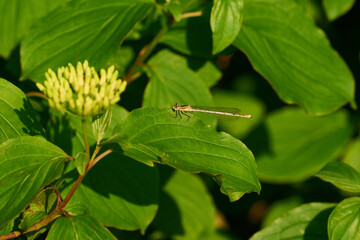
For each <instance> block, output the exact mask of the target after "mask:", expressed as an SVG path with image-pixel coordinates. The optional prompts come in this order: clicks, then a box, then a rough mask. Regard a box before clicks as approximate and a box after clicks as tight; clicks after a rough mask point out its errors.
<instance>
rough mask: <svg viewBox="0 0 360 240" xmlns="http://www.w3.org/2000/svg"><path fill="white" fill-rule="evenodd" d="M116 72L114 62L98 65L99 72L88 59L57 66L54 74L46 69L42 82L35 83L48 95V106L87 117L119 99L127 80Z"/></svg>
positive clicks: (101, 111) (98, 112)
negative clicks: (106, 65)
mask: <svg viewBox="0 0 360 240" xmlns="http://www.w3.org/2000/svg"><path fill="white" fill-rule="evenodd" d="M118 74H119V73H118V71H116V70H115V67H114V66H111V67H109V68H108V70H105V69H101V70H100V76H99V75H98V73H97V72H96V70H95V68H94V67H90V66H89V63H88V61H84V63H81V62H78V63H77V64H76V67H74V66H73V65H72V64H71V63H69V64H68V66H66V67H60V68H58V70H57V74H56V73H55V72H54V71H53V70H51V69H48V71H47V72H46V73H45V78H46V80H45V81H44V84H41V83H37V84H36V86H37V87H38V88H39V90H40V91H42V92H43V93H44V94H45V95H46V96H47V97H48V101H49V105H50V107H53V108H56V109H57V110H60V111H68V112H71V113H73V114H75V115H78V116H80V117H81V118H83V119H86V118H88V117H92V116H95V115H98V114H101V113H103V112H105V111H106V110H107V109H108V108H110V107H111V105H113V104H115V103H116V102H118V101H119V100H120V94H121V93H122V92H123V91H124V90H125V87H126V82H124V81H122V80H121V79H118Z"/></svg>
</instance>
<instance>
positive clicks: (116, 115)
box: [59, 105, 128, 155]
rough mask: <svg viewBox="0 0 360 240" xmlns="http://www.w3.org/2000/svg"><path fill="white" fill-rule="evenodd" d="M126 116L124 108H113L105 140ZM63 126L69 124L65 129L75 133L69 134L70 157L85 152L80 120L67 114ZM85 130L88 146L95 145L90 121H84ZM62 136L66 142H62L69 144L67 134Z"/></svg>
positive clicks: (116, 106) (126, 112)
mask: <svg viewBox="0 0 360 240" xmlns="http://www.w3.org/2000/svg"><path fill="white" fill-rule="evenodd" d="M127 114H128V111H127V110H126V109H125V108H123V107H120V106H119V105H114V106H113V108H112V118H111V121H110V125H109V128H108V131H106V134H105V138H108V137H110V136H111V135H112V132H113V130H114V127H115V126H116V125H117V123H118V122H119V121H120V120H121V119H122V118H123V117H125V116H126V115H127ZM69 123H70V124H69ZM63 124H64V125H66V124H69V125H70V126H67V127H70V131H73V132H75V133H72V134H70V137H71V143H70V144H71V151H72V155H75V154H77V153H79V152H84V151H85V143H84V135H83V130H82V125H81V119H80V118H78V117H76V116H74V115H71V114H69V115H67V116H66V120H65V121H63ZM71 129H72V130H71ZM86 129H87V133H88V139H89V144H90V146H91V145H93V144H96V139H95V137H94V135H93V132H92V130H91V129H92V124H91V120H90V119H88V120H87V121H86ZM67 131H69V130H67ZM59 134H60V135H62V133H59ZM64 135H65V136H64V137H65V138H66V140H64V141H68V142H69V140H68V137H69V136H68V135H69V133H68V132H65V133H64ZM62 144H64V143H62Z"/></svg>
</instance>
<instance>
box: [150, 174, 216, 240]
mask: <svg viewBox="0 0 360 240" xmlns="http://www.w3.org/2000/svg"><path fill="white" fill-rule="evenodd" d="M160 169H161V170H162V171H160V173H161V179H162V181H163V187H162V191H161V194H160V202H161V205H160V206H159V211H158V213H157V214H156V218H155V219H154V223H153V224H152V225H153V226H154V228H155V229H156V230H158V231H161V232H163V233H165V235H166V236H171V237H172V238H176V239H199V238H200V236H202V235H205V236H206V235H207V234H209V233H211V232H213V231H214V228H215V226H214V224H215V206H214V204H213V202H212V200H211V197H210V194H209V193H208V192H207V190H206V187H205V185H204V184H203V183H202V182H201V180H200V179H199V178H198V177H197V176H195V175H191V174H188V173H185V172H182V171H177V170H174V171H171V172H170V171H168V170H169V169H165V168H160Z"/></svg>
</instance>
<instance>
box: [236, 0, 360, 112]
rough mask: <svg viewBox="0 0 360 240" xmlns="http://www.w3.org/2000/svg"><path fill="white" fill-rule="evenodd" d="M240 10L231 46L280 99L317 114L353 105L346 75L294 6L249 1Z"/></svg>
mask: <svg viewBox="0 0 360 240" xmlns="http://www.w3.org/2000/svg"><path fill="white" fill-rule="evenodd" d="M245 6H246V7H245V12H244V21H243V27H242V29H241V31H240V34H239V35H238V36H237V38H236V39H235V41H234V45H235V46H236V47H238V48H239V49H241V50H242V51H243V52H244V53H245V54H246V55H247V56H248V57H249V60H250V62H251V63H252V65H253V66H254V68H255V69H256V70H257V71H258V72H259V73H260V74H261V75H263V76H264V77H265V78H266V79H267V80H268V81H269V82H270V84H271V85H272V87H273V88H274V89H275V91H276V92H277V94H278V95H279V97H280V98H281V99H283V100H284V101H285V102H286V103H289V104H293V103H296V104H299V105H301V106H303V107H304V108H305V109H306V111H307V112H309V113H311V114H317V115H321V114H326V113H329V112H332V111H334V110H336V109H338V108H339V107H341V106H342V105H344V104H346V103H348V102H351V104H352V105H353V106H354V105H355V101H354V79H353V76H352V74H351V72H350V71H349V69H348V67H347V66H346V64H345V62H344V61H343V60H342V59H341V57H340V56H339V55H338V54H337V53H336V52H335V51H334V49H332V48H331V46H330V44H329V41H328V40H327V39H326V36H325V35H324V33H323V32H322V31H321V30H320V29H318V28H317V27H316V26H315V24H314V22H313V21H312V20H311V19H309V17H307V16H306V14H305V12H304V11H303V10H301V9H300V7H299V6H298V5H297V4H296V3H295V2H294V1H288V0H251V1H246V2H245Z"/></svg>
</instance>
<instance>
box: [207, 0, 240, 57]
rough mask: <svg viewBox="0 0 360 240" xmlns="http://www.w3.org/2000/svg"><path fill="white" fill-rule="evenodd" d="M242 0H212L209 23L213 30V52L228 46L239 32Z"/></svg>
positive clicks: (215, 52)
mask: <svg viewBox="0 0 360 240" xmlns="http://www.w3.org/2000/svg"><path fill="white" fill-rule="evenodd" d="M243 11H244V0H214V6H213V8H212V10H211V18H210V24H211V29H212V32H213V54H217V53H219V52H221V51H222V50H224V49H225V48H226V47H228V46H229V45H230V44H231V43H232V42H233V41H234V40H235V38H236V36H237V35H238V34H239V31H240V28H241V23H242V20H243V16H244V15H243Z"/></svg>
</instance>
